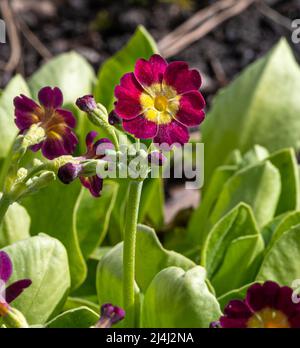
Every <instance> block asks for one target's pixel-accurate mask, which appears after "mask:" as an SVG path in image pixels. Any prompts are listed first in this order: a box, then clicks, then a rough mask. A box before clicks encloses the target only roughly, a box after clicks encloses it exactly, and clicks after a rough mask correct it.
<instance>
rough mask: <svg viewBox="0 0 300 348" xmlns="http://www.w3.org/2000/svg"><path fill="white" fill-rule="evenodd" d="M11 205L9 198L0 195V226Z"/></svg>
mask: <svg viewBox="0 0 300 348" xmlns="http://www.w3.org/2000/svg"><path fill="white" fill-rule="evenodd" d="M10 204H11V200H10V198H9V197H8V196H7V195H6V194H2V197H1V198H0V225H1V223H2V220H3V218H4V216H5V214H6V212H7V210H8V208H9V206H10Z"/></svg>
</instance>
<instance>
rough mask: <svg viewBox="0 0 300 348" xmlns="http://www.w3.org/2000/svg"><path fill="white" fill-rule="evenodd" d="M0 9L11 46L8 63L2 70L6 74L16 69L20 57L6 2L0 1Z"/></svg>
mask: <svg viewBox="0 0 300 348" xmlns="http://www.w3.org/2000/svg"><path fill="white" fill-rule="evenodd" d="M0 9H1V12H2V16H3V19H4V21H5V23H6V25H7V32H8V37H9V40H10V44H11V53H10V57H9V60H8V62H7V63H6V64H5V67H4V70H5V71H7V72H13V71H14V70H15V69H16V68H17V66H18V64H19V62H20V59H21V55H22V49H21V44H20V38H19V34H18V29H17V27H16V23H15V20H14V15H13V12H12V9H11V7H10V5H9V2H8V0H0Z"/></svg>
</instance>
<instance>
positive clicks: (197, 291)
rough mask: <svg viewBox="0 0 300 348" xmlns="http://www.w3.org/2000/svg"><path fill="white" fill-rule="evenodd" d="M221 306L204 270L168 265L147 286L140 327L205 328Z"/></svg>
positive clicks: (197, 267) (214, 317)
mask: <svg viewBox="0 0 300 348" xmlns="http://www.w3.org/2000/svg"><path fill="white" fill-rule="evenodd" d="M220 314H221V312H220V307H219V304H218V302H217V299H216V298H215V296H214V295H213V294H211V293H210V292H209V290H208V288H207V285H206V282H205V270H204V268H202V267H200V266H196V267H194V268H192V269H190V270H188V271H186V272H185V271H184V270H183V269H181V268H179V267H168V268H166V269H164V270H162V271H161V272H160V273H158V274H157V275H156V276H155V278H154V279H153V281H152V282H151V284H150V286H149V287H148V289H147V291H146V294H145V297H144V301H143V305H142V317H141V325H142V327H148V328H196V327H198V328H205V327H209V324H210V323H211V322H212V321H215V320H217V319H219V317H220Z"/></svg>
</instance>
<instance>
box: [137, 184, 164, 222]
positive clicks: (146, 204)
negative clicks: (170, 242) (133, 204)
mask: <svg viewBox="0 0 300 348" xmlns="http://www.w3.org/2000/svg"><path fill="white" fill-rule="evenodd" d="M139 221H140V222H141V223H143V222H147V223H148V224H150V225H151V226H153V227H154V228H160V227H162V226H163V223H164V192H163V181H162V179H160V178H153V179H151V178H149V179H147V180H145V182H144V185H143V191H142V195H141V204H140V214H139Z"/></svg>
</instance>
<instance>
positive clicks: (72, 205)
mask: <svg viewBox="0 0 300 348" xmlns="http://www.w3.org/2000/svg"><path fill="white" fill-rule="evenodd" d="M80 190H81V185H80V183H79V182H74V183H72V185H68V186H66V185H64V184H62V183H60V182H59V181H56V182H55V183H53V184H51V185H50V186H48V187H47V188H45V189H43V190H41V191H39V192H38V193H37V194H35V195H34V196H31V197H28V198H26V199H25V200H24V201H23V204H24V206H25V208H26V209H27V211H28V213H29V215H30V216H31V229H30V232H31V234H32V235H35V234H37V233H39V232H41V231H43V232H45V233H47V234H49V235H51V236H52V237H55V238H57V239H59V240H60V241H61V242H62V243H63V244H64V246H65V247H66V249H67V251H68V257H69V265H70V272H71V279H72V289H73V290H74V289H75V288H77V287H78V286H79V285H80V284H82V282H83V281H84V279H85V277H86V272H87V271H86V264H85V262H84V259H83V256H82V253H81V250H80V246H79V242H78V237H77V231H76V224H75V217H76V212H77V209H78V196H79V193H80Z"/></svg>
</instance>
